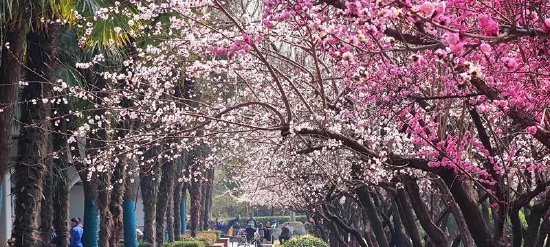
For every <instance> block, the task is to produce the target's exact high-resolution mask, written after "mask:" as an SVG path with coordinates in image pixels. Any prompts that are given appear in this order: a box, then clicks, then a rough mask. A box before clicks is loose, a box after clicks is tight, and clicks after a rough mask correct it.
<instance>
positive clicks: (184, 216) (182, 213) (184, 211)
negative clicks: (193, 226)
mask: <svg viewBox="0 0 550 247" xmlns="http://www.w3.org/2000/svg"><path fill="white" fill-rule="evenodd" d="M186 202H187V198H186V197H185V196H182V197H181V201H180V222H181V234H185V232H186V231H187V209H186V208H185V206H186Z"/></svg>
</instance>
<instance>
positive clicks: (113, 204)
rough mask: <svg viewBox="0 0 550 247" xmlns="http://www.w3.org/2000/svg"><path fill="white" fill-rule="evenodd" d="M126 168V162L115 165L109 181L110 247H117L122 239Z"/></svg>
mask: <svg viewBox="0 0 550 247" xmlns="http://www.w3.org/2000/svg"><path fill="white" fill-rule="evenodd" d="M126 166H127V164H126V161H125V162H124V163H122V162H121V163H119V164H117V166H116V167H115V169H114V171H113V178H112V179H111V184H112V186H113V189H112V190H111V201H110V204H109V211H110V212H111V215H112V229H111V232H112V234H111V238H110V240H109V244H110V246H112V247H118V242H119V241H120V239H122V231H123V227H124V222H123V212H122V203H123V200H124V193H125V192H126V190H125V189H126V186H125V180H126Z"/></svg>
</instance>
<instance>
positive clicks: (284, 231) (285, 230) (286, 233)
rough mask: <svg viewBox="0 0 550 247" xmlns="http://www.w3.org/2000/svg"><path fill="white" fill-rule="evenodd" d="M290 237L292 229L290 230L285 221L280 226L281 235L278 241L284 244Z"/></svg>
mask: <svg viewBox="0 0 550 247" xmlns="http://www.w3.org/2000/svg"><path fill="white" fill-rule="evenodd" d="M290 238H292V231H291V230H290V226H288V224H287V223H286V222H285V223H283V225H282V227H281V235H280V236H279V242H281V244H284V243H285V242H286V241H288V240H289V239H290Z"/></svg>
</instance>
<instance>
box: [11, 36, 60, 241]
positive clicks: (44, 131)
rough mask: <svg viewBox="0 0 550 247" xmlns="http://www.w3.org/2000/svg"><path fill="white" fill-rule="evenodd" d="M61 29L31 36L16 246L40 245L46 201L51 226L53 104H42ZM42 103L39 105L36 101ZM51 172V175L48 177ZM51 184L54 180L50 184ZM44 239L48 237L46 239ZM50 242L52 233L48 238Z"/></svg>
mask: <svg viewBox="0 0 550 247" xmlns="http://www.w3.org/2000/svg"><path fill="white" fill-rule="evenodd" d="M56 38H57V28H56V27H54V26H52V27H51V28H50V29H49V32H46V31H41V30H33V31H31V32H30V33H29V34H28V35H27V46H28V49H27V64H26V67H27V73H26V76H25V79H26V80H27V81H28V83H29V85H28V86H26V87H25V88H24V89H23V92H22V100H23V102H24V103H22V105H21V130H20V140H19V146H18V149H19V152H18V154H19V157H18V163H17V165H16V167H15V173H14V178H15V180H16V192H15V196H16V202H15V205H16V206H15V215H16V219H15V228H14V236H15V238H16V239H17V241H16V246H37V245H38V244H40V242H42V241H41V237H40V236H39V235H37V230H38V228H37V227H38V216H39V212H40V210H41V207H42V199H41V198H45V200H47V202H46V205H45V208H44V210H45V211H50V212H45V213H44V214H43V215H42V216H44V217H46V219H44V221H47V222H45V223H43V224H42V226H44V224H48V223H49V224H48V225H49V226H47V227H46V229H43V230H45V231H47V232H49V230H50V226H51V222H52V217H51V215H52V214H51V207H52V205H51V203H52V202H51V200H52V195H51V193H48V192H47V193H44V185H45V177H46V176H50V175H51V169H52V165H53V163H52V158H51V157H52V136H51V130H52V127H51V123H50V121H49V117H50V116H51V102H49V101H47V102H42V99H47V98H49V97H50V96H51V93H52V89H53V87H52V85H51V82H53V81H54V74H53V72H54V71H53V70H54V69H55V67H56V66H55V60H54V56H55V41H56ZM34 101H38V102H34ZM48 173H49V175H48ZM50 182H51V181H50ZM43 237H44V236H43ZM45 238H46V239H45V241H48V239H49V234H48V235H47V236H45Z"/></svg>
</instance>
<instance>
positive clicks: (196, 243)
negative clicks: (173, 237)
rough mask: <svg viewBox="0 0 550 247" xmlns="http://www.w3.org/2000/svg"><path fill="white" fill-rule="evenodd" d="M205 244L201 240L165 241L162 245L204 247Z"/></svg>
mask: <svg viewBox="0 0 550 247" xmlns="http://www.w3.org/2000/svg"><path fill="white" fill-rule="evenodd" d="M204 246H206V244H205V243H204V242H202V241H176V242H173V243H165V244H164V247H204Z"/></svg>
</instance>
